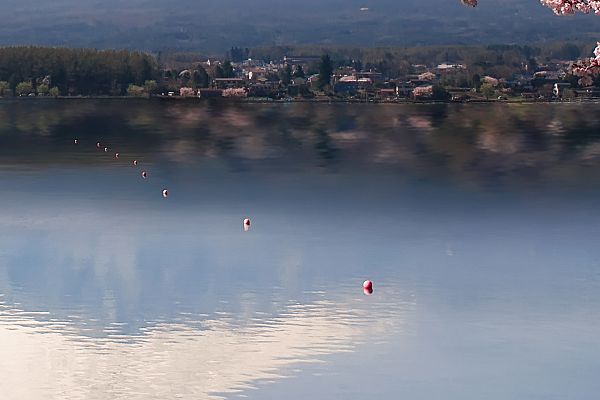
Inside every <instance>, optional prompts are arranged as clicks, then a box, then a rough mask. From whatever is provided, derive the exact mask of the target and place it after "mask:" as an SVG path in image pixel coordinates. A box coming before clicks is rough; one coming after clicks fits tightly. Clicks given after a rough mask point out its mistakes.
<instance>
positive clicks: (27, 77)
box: [0, 47, 159, 95]
mask: <svg viewBox="0 0 600 400" xmlns="http://www.w3.org/2000/svg"><path fill="white" fill-rule="evenodd" d="M158 71H159V69H158V64H157V63H156V60H155V59H154V58H153V57H152V56H151V55H148V54H144V53H141V52H131V51H125V50H120V51H114V50H103V51H99V50H93V49H66V48H46V47H4V48H0V81H2V82H5V83H4V84H3V86H5V87H4V89H2V88H1V87H0V90H1V91H4V92H6V91H7V90H10V91H12V92H13V93H15V94H18V95H21V94H27V92H29V93H34V92H35V93H39V94H46V93H47V94H51V93H50V91H51V90H52V91H53V92H55V91H56V90H58V92H59V93H60V94H62V95H123V94H125V93H126V92H127V88H128V86H129V85H130V84H134V85H140V86H141V85H144V83H145V82H146V81H149V80H154V79H155V78H156V77H157V76H158V75H159V72H158ZM28 85H30V86H31V87H29V86H28Z"/></svg>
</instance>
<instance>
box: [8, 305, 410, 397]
mask: <svg viewBox="0 0 600 400" xmlns="http://www.w3.org/2000/svg"><path fill="white" fill-rule="evenodd" d="M1 300H2V297H0V354H2V357H0V376H2V380H0V392H1V393H2V394H3V398H7V399H70V400H73V399H92V400H93V399H167V398H171V399H172V398H181V399H217V398H222V397H223V396H227V395H228V394H232V393H236V392H239V391H241V390H244V389H249V388H252V387H254V385H255V384H256V382H257V381H273V380H275V379H279V378H282V377H284V376H285V373H284V372H282V370H284V369H286V368H287V367H290V366H292V365H294V364H297V363H305V362H319V361H320V357H322V356H325V355H329V354H334V353H340V352H347V351H351V350H352V349H353V347H354V346H356V345H357V344H359V343H360V342H361V341H364V340H365V339H367V338H369V339H373V338H377V337H379V338H381V337H382V335H383V334H384V333H385V332H387V331H388V330H389V328H391V326H393V325H397V324H398V322H399V320H398V319H397V318H395V317H394V316H391V318H390V319H388V320H387V321H385V322H384V323H379V324H367V323H364V321H367V320H368V318H366V317H367V315H366V312H365V311H364V310H363V311H359V310H360V308H359V309H358V310H355V309H354V308H353V307H351V303H352V302H348V303H347V304H346V305H345V306H340V305H337V304H335V303H333V302H329V301H317V302H315V303H313V304H310V305H304V304H296V305H291V306H289V307H288V308H287V310H286V311H285V312H284V313H283V314H280V315H278V316H276V317H272V318H265V316H264V315H258V314H257V315H256V316H255V318H252V319H250V320H249V321H248V323H246V324H243V325H242V326H239V325H235V324H234V323H232V322H231V321H230V320H228V318H227V316H226V315H225V316H224V317H223V318H217V319H212V320H205V321H201V322H198V321H190V323H185V322H177V323H157V324H154V325H151V326H149V327H147V328H143V329H142V330H141V334H140V335H136V336H128V335H123V334H120V333H119V329H118V327H113V328H114V329H113V330H111V329H106V331H107V332H108V333H109V334H108V336H107V337H103V338H93V337H88V336H85V335H82V334H81V331H80V330H79V328H78V325H77V324H76V323H75V322H73V321H58V320H53V319H49V318H48V317H49V315H48V314H47V313H31V312H23V311H20V310H18V309H16V308H14V307H13V306H8V305H6V304H5V303H2V302H1ZM356 301H359V300H355V302H356ZM396 317H398V315H397V314H396ZM361 321H363V322H362V323H361ZM79 323H81V321H79ZM396 328H397V327H396ZM396 332H397V331H396ZM388 333H389V332H388ZM395 340H397V337H396V339H395ZM288 370H289V369H288Z"/></svg>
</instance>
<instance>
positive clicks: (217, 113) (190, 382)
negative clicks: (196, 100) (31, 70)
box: [0, 100, 600, 400]
mask: <svg viewBox="0 0 600 400" xmlns="http://www.w3.org/2000/svg"><path fill="white" fill-rule="evenodd" d="M75 138H77V139H78V144H74V139H75ZM98 141H100V142H101V143H102V145H101V146H102V148H103V147H104V146H107V147H108V151H107V152H104V151H103V150H102V149H100V150H99V149H97V148H96V142H98ZM115 152H119V158H118V159H115V157H114V154H115ZM134 159H136V160H138V161H139V164H138V165H137V166H133V165H132V162H133V160H134ZM142 171H147V173H148V178H147V179H142V177H141V172H142ZM0 182H1V184H2V200H1V207H0V394H1V395H0V397H1V398H2V399H7V400H13V399H18V400H20V399H28V400H29V399H44V400H47V399H69V400H71V399H75V400H78V399H86V400H87V399H140V400H141V399H144V400H146V399H221V398H226V399H235V398H250V399H282V398H285V399H290V400H301V399H302V400H304V399H307V398H315V399H364V398H374V399H423V400H427V399H451V400H465V399H472V400H480V399H487V400H490V399H491V400H496V399H497V400H506V399H544V400H548V399H557V400H558V399H560V400H564V399H571V400H572V399H581V400H588V399H592V398H597V396H598V393H600V380H599V379H598V372H599V371H600V106H599V105H597V104H586V105H581V104H577V105H569V104H537V105H372V104H371V105H366V104H356V105H349V104H331V105H328V104H227V103H213V104H210V103H204V104H183V103H178V102H177V103H175V102H173V103H170V102H164V103H161V102H149V101H139V102H137V101H119V100H107V101H102V100H89V101H87V100H86V101H47V102H46V101H20V102H11V101H4V102H0ZM163 189H168V191H169V196H168V198H163V197H162V195H161V192H162V190H163ZM245 217H249V218H251V220H252V225H251V227H250V230H249V231H248V232H244V230H243V229H242V228H243V227H242V220H243V218H245ZM365 279H371V280H373V282H374V292H373V294H372V295H371V296H366V295H365V294H364V293H363V289H362V282H363V281H364V280H365Z"/></svg>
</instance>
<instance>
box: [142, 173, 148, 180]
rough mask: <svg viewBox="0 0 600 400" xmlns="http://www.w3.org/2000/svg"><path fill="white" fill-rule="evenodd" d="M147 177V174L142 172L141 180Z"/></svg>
mask: <svg viewBox="0 0 600 400" xmlns="http://www.w3.org/2000/svg"><path fill="white" fill-rule="evenodd" d="M147 177H148V173H147V172H146V171H142V178H144V179H146V178H147Z"/></svg>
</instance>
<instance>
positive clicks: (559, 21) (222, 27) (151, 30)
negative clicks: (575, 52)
mask: <svg viewBox="0 0 600 400" xmlns="http://www.w3.org/2000/svg"><path fill="white" fill-rule="evenodd" d="M480 3H481V5H480V6H479V7H477V8H476V9H471V8H467V7H464V6H461V5H460V4H459V1H458V0H304V1H290V0H253V1H242V0H52V1H43V0H42V1H41V0H0V9H1V10H2V19H1V20H0V45H14V44H38V45H53V46H77V47H81V46H86V47H98V48H135V49H143V50H151V51H158V50H163V49H171V50H174V49H177V50H192V51H203V52H209V53H211V52H212V53H222V52H224V51H225V50H226V49H228V48H229V47H231V46H242V47H253V46H260V45H281V44H324V45H325V44H340V45H354V46H387V45H407V46H408V45H422V44H489V43H525V42H540V41H548V40H571V39H586V40H590V41H593V40H596V39H600V17H596V16H593V15H590V16H583V15H580V16H575V17H557V16H554V15H553V14H552V12H551V11H550V10H549V9H547V8H545V7H543V6H541V5H540V4H539V1H537V0H482V1H481V2H480ZM361 9H362V10H361Z"/></svg>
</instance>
